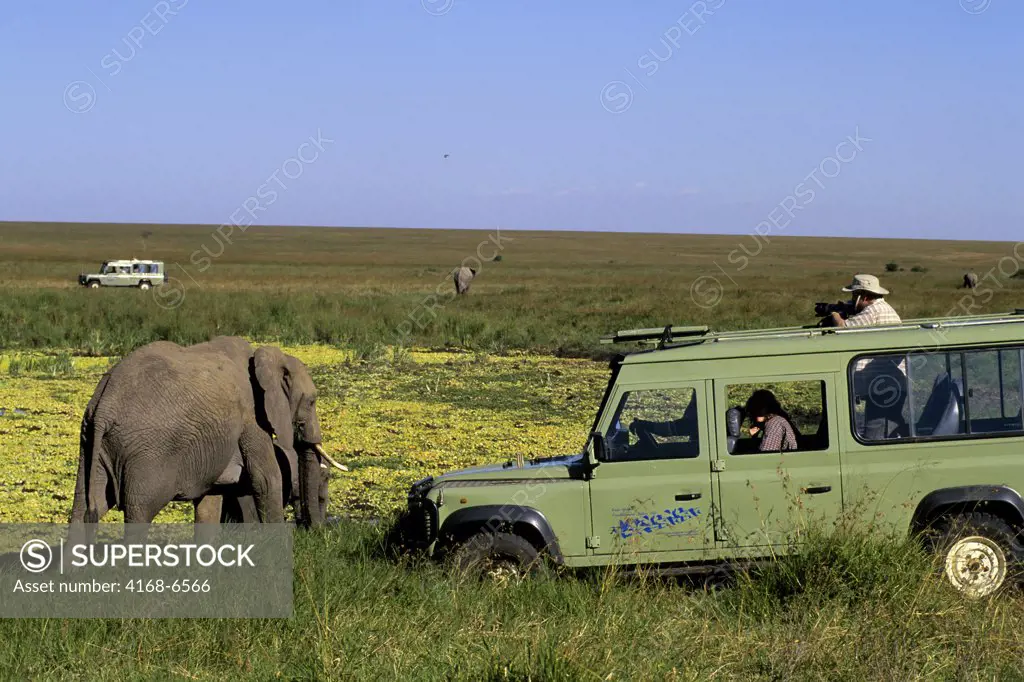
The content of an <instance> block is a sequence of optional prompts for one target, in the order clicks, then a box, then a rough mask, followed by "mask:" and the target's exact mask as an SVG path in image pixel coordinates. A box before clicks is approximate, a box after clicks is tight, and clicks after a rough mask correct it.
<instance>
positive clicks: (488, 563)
mask: <svg viewBox="0 0 1024 682" xmlns="http://www.w3.org/2000/svg"><path fill="white" fill-rule="evenodd" d="M451 565H452V568H454V569H455V570H456V571H457V572H459V573H462V574H468V575H475V576H477V577H480V578H483V579H487V580H491V581H493V582H496V583H501V584H508V583H518V582H521V581H522V580H523V579H525V578H526V577H528V576H530V577H540V576H545V575H547V573H548V568H547V564H546V562H545V557H544V556H543V555H542V554H541V553H540V552H539V551H538V550H537V548H536V547H534V546H533V545H532V544H531V543H530V542H529V541H528V540H526V539H525V538H523V537H521V536H519V535H513V534H512V533H488V532H483V533H477V534H476V535H474V536H473V537H471V538H470V539H469V540H467V541H466V542H464V543H462V544H461V545H459V546H458V547H457V548H456V549H455V551H454V552H453V553H452V556H451Z"/></svg>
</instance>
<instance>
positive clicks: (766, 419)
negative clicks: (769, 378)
mask: <svg viewBox="0 0 1024 682" xmlns="http://www.w3.org/2000/svg"><path fill="white" fill-rule="evenodd" d="M746 413H747V417H749V419H750V424H751V426H750V435H751V436H756V435H757V434H758V433H760V434H761V444H760V446H759V447H758V449H759V450H760V451H761V452H782V451H791V450H796V449H797V441H796V430H795V429H794V428H793V424H792V422H791V421H790V418H789V415H788V414H786V412H785V410H783V409H782V405H780V404H779V401H778V399H777V398H776V397H775V394H774V393H772V392H771V391H769V390H768V389H766V388H762V389H759V390H757V391H754V393H753V394H752V395H751V396H750V399H749V400H747V406H746Z"/></svg>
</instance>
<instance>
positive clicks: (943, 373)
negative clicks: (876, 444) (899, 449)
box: [869, 353, 966, 440]
mask: <svg viewBox="0 0 1024 682" xmlns="http://www.w3.org/2000/svg"><path fill="white" fill-rule="evenodd" d="M909 367H910V372H909V374H910V377H911V379H910V383H909V388H910V389H911V394H912V395H911V399H910V401H909V404H910V407H911V410H912V412H911V414H912V415H913V419H912V420H909V421H912V423H911V424H909V428H908V430H907V432H906V433H905V434H902V437H909V436H913V437H915V438H927V437H945V436H956V435H959V434H962V433H966V426H965V422H964V381H963V376H964V369H963V363H962V362H961V358H960V354H959V353H913V354H912V355H911V356H910V365H909ZM869 440H870V438H869Z"/></svg>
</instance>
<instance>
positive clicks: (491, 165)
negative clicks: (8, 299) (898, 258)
mask: <svg viewBox="0 0 1024 682" xmlns="http://www.w3.org/2000/svg"><path fill="white" fill-rule="evenodd" d="M4 9H5V13H4V17H3V19H2V20H0V65H2V66H0V69H2V70H3V79H2V82H3V83H4V90H5V96H6V97H5V99H6V102H5V104H6V106H4V107H3V109H2V111H3V113H2V114H0V117H2V119H0V120H2V128H0V130H2V132H0V141H2V146H0V150H2V158H3V162H2V164H0V174H2V175H0V219H3V220H83V221H145V222H175V223H193V222H201V223H221V222H226V221H228V220H229V219H230V218H229V216H231V215H232V214H233V213H234V214H236V215H237V212H238V209H239V208H240V207H242V206H243V205H244V204H245V202H246V200H247V199H249V198H250V197H256V198H255V199H254V201H263V203H264V205H263V206H261V207H260V208H259V209H258V210H257V211H255V212H254V213H253V214H252V215H254V216H255V218H254V220H256V222H257V223H258V224H275V225H280V224H285V225H287V224H305V225H381V226H410V227H460V228H470V227H475V228H488V227H492V226H495V225H497V226H501V227H502V228H505V229H527V228H537V229H594V230H630V231H678V232H721V233H745V232H749V231H750V230H752V229H754V228H755V226H757V225H758V224H759V223H761V224H767V223H765V222H764V221H766V220H769V219H774V224H773V226H772V227H771V228H770V230H771V231H772V232H774V233H777V234H792V235H863V236H908V237H924V238H973V239H1006V240H1011V239H1012V240H1016V239H1018V238H1019V237H1020V229H1019V226H1020V224H1021V220H1022V218H1024V209H1022V208H1021V203H1020V201H1019V198H1020V196H1021V191H1020V190H1019V184H1018V178H1019V176H1020V173H1019V169H1020V160H1021V158H1022V157H1024V116H1022V114H1024V90H1022V88H1021V87H1020V83H1021V78H1020V68H1021V65H1022V64H1024V46H1022V45H1024V42H1022V41H1021V40H1020V39H1019V28H1020V26H1022V25H1024V3H1020V2H1011V1H1010V0H903V1H901V2H892V1H891V0H889V1H887V2H878V1H875V0H862V1H860V2H823V1H821V0H817V1H812V0H789V1H787V2H781V1H778V2H776V1H768V0H765V1H761V2H753V1H752V0H745V1H744V0H706V2H697V3H691V2H689V1H688V0H683V1H682V2H666V1H663V0H647V1H645V2H636V3H633V2H622V1H621V0H619V1H616V2H612V1H608V0H587V1H584V0H559V1H558V2H553V1H552V0H543V1H542V0H516V2H511V1H508V0H387V1H380V0H377V1H373V2H371V0H346V1H344V2H328V1H321V0H304V1H303V2H301V3H281V2H269V1H264V0H247V1H245V2H242V1H240V0H218V1H217V2H208V1H206V2H204V1H203V0H163V1H161V2H156V1H155V0H144V1H140V0H119V1H118V2H109V3H101V2H89V3H84V2H70V1H67V0H64V1H62V2H56V1H53V0H31V1H29V0H11V1H10V2H8V3H5V8H4ZM318 131H319V133H318ZM318 135H319V136H320V138H321V142H320V147H319V148H317V147H315V146H310V145H309V144H307V145H306V146H305V147H303V148H302V149H301V150H300V145H302V144H303V143H304V142H308V140H309V138H310V136H313V137H314V138H316V137H317V136H318ZM848 137H857V138H858V139H859V140H860V142H859V143H858V145H857V147H854V146H851V145H850V144H849V143H848V144H846V145H845V146H842V147H840V148H839V150H837V146H838V145H840V143H842V142H843V141H844V140H847V138H848ZM326 140H331V142H327V141H326ZM300 153H301V154H302V155H303V159H305V160H306V161H301V162H300V161H292V162H290V163H289V162H288V159H294V158H296V156H297V154H300ZM444 154H449V155H450V156H449V157H448V158H447V159H446V158H443V155H444ZM837 154H838V155H840V156H842V157H843V160H842V161H838V160H835V159H836V157H837ZM830 157H831V159H832V160H830ZM309 159H313V160H309ZM307 161H308V162H307ZM275 173H276V175H275ZM812 173H813V174H812ZM285 176H288V179H286V178H285ZM273 178H276V180H277V182H278V183H280V184H275V181H274V179H273ZM268 180H269V181H270V183H269V185H268ZM282 181H283V182H282ZM801 183H802V184H803V187H804V194H803V198H799V197H798V195H797V191H798V190H799V188H800V187H801ZM268 186H270V187H271V188H273V187H275V186H276V188H277V191H276V195H275V196H274V198H273V201H272V202H271V201H269V200H268V199H267V196H268V192H267V191H266V190H264V192H263V198H262V199H260V198H259V197H257V193H258V190H259V188H261V187H264V188H266V187H268ZM807 189H812V190H813V191H814V195H813V198H812V199H810V200H809V201H808V199H807V194H806V190H807ZM787 197H789V198H790V199H789V203H788V204H787ZM794 203H798V204H800V205H799V208H793V206H794ZM780 204H782V205H784V206H789V211H788V215H786V213H785V212H784V211H780V210H779V209H778V207H779V206H780ZM249 206H250V207H252V206H253V204H251V203H250V204H249ZM770 216H771V218H769V217H770ZM779 216H784V217H783V218H781V219H780V217H779ZM762 229H763V228H762Z"/></svg>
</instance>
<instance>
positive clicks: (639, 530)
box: [612, 507, 701, 540]
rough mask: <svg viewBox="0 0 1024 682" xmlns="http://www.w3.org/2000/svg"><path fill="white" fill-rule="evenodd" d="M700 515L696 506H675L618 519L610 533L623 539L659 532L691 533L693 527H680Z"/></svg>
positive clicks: (671, 533) (670, 533)
mask: <svg viewBox="0 0 1024 682" xmlns="http://www.w3.org/2000/svg"><path fill="white" fill-rule="evenodd" d="M700 515H701V513H700V509H697V508H696V507H676V508H675V509H666V510H665V511H663V512H661V513H660V514H642V515H639V516H630V517H626V518H623V519H620V520H619V522H618V524H616V525H614V526H612V535H613V536H615V537H618V538H621V539H623V540H628V539H629V538H634V537H643V536H644V535H651V534H653V533H659V534H660V535H691V534H693V533H695V532H697V531H696V530H695V529H691V530H686V531H681V530H680V527H681V526H683V525H684V524H686V522H687V521H689V520H690V519H695V518H697V517H699V516H700ZM662 531H668V532H662Z"/></svg>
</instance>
